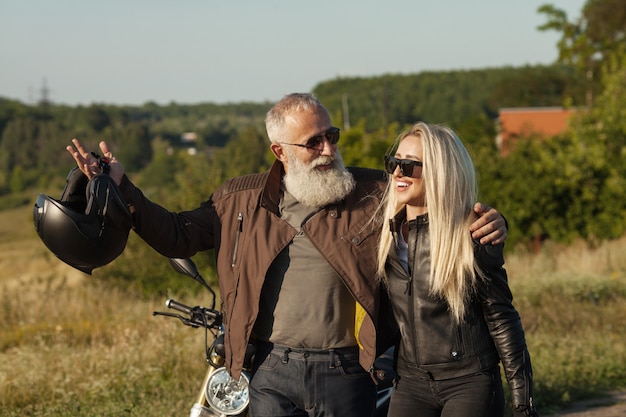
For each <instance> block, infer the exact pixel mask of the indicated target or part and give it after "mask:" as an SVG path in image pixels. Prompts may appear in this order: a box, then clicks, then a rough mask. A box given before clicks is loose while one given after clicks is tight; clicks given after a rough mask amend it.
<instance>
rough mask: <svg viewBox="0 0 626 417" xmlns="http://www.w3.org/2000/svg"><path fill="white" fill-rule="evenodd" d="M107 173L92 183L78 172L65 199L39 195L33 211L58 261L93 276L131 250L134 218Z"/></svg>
mask: <svg viewBox="0 0 626 417" xmlns="http://www.w3.org/2000/svg"><path fill="white" fill-rule="evenodd" d="M103 160H104V158H100V164H101V166H102V167H103V168H106V169H103V172H102V173H101V174H98V175H96V176H94V177H93V178H91V179H90V180H89V179H88V178H87V176H86V175H85V174H83V173H82V172H81V171H80V170H79V169H78V168H74V169H72V170H71V171H70V172H69V174H68V176H67V183H66V185H65V189H64V190H63V193H62V194H61V199H60V200H56V199H54V198H51V197H49V196H47V195H44V194H39V196H38V197H37V201H36V202H35V206H34V207H33V220H34V222H35V230H36V231H37V234H38V235H39V237H40V238H41V240H42V241H43V243H44V244H45V245H46V246H47V247H48V249H50V250H51V251H52V252H53V253H54V254H55V255H56V256H57V257H58V258H59V259H61V260H62V261H63V262H65V263H67V264H68V265H70V266H72V267H74V268H76V269H78V270H79V271H82V272H85V273H87V274H91V272H92V271H93V270H94V269H95V268H98V267H100V266H104V265H106V264H108V263H109V262H111V261H113V260H114V259H115V258H117V257H118V256H119V255H120V254H121V253H122V252H123V251H124V248H125V247H126V242H127V240H128V233H129V232H130V229H131V227H132V216H131V214H130V211H129V210H128V207H127V206H126V203H125V202H124V199H123V198H122V196H121V194H120V191H119V189H118V187H117V185H116V184H115V181H113V180H112V179H111V177H110V176H109V175H108V168H109V167H108V164H107V163H106V160H104V162H103Z"/></svg>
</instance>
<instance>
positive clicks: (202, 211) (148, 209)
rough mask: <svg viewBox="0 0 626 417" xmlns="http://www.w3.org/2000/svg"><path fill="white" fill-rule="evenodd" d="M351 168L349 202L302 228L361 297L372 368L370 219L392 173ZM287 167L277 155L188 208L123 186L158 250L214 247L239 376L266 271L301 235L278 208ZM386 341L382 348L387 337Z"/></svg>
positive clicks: (375, 292) (231, 359) (373, 238)
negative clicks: (264, 167) (172, 208)
mask: <svg viewBox="0 0 626 417" xmlns="http://www.w3.org/2000/svg"><path fill="white" fill-rule="evenodd" d="M350 171H351V172H352V174H353V175H354V177H355V179H356V181H357V186H356V188H355V190H354V191H353V192H352V193H351V194H350V195H348V196H347V197H346V198H345V199H344V200H343V201H340V202H339V203H336V204H332V205H329V206H327V207H324V208H323V209H322V210H320V211H319V212H318V213H316V214H315V215H314V216H313V217H312V218H311V219H310V220H309V221H308V222H307V223H306V224H305V226H304V227H303V232H304V233H306V234H307V236H308V237H309V239H310V240H311V242H312V243H313V244H314V245H315V246H316V247H317V249H318V250H319V252H320V253H321V254H322V255H323V256H324V257H325V258H326V260H327V261H328V263H329V264H330V265H331V266H332V267H333V268H334V269H335V271H336V272H337V274H338V275H339V276H340V277H341V279H342V280H343V282H344V283H345V285H346V286H347V288H348V289H349V291H350V293H351V294H352V295H353V297H354V299H355V309H356V311H357V314H356V317H357V318H360V320H358V322H357V323H356V324H355V333H356V335H357V340H358V342H359V346H360V347H361V349H360V353H361V355H360V362H361V365H362V366H363V367H364V368H365V369H366V370H371V368H372V366H373V363H374V359H375V357H376V353H377V349H376V346H377V336H376V327H377V320H378V314H379V303H380V295H381V291H380V290H379V283H378V281H377V279H376V256H375V253H376V247H377V243H378V237H379V230H380V224H374V223H373V222H372V221H371V219H372V217H373V213H374V211H375V209H376V208H377V206H378V204H379V201H380V195H381V192H382V190H383V188H384V186H385V184H386V178H385V174H384V172H382V171H376V170H370V169H362V168H356V169H350ZM283 174H284V172H283V169H282V164H281V163H280V162H276V163H274V165H273V166H272V168H271V170H270V171H268V172H265V173H261V174H252V175H247V176H243V177H237V178H233V179H230V180H228V181H226V182H225V183H224V184H223V185H222V186H221V187H219V188H218V189H217V190H216V191H215V192H214V193H213V194H212V195H211V196H210V197H209V199H208V200H207V201H205V202H204V203H202V204H201V206H200V207H198V208H197V209H195V210H191V211H186V212H181V213H172V212H169V211H167V210H165V209H164V208H162V207H160V206H158V205H157V204H155V203H153V202H151V201H149V200H148V199H147V198H145V197H144V195H143V194H142V192H141V191H140V190H139V189H138V188H136V187H135V186H134V185H133V184H132V183H131V182H130V181H129V180H128V179H127V178H126V177H125V178H124V179H123V180H122V183H121V185H120V190H121V191H122V193H123V195H124V198H125V199H126V202H127V203H128V205H129V206H130V207H131V211H132V212H133V216H134V221H135V226H136V227H135V230H136V232H137V233H138V234H139V236H141V237H142V239H144V240H145V241H146V242H147V243H148V244H149V245H150V246H152V247H153V248H154V249H156V250H157V251H158V252H159V253H161V254H163V255H165V256H168V257H176V258H185V257H189V256H192V255H194V254H195V253H197V252H199V251H204V250H208V249H215V254H216V263H217V273H218V276H219V286H220V293H221V298H222V312H223V314H224V325H225V330H226V334H225V344H226V366H227V369H228V370H229V371H230V373H231V375H232V376H233V377H235V378H238V377H239V374H240V372H241V370H242V367H243V362H244V355H245V351H246V347H247V345H248V342H249V340H250V336H251V332H252V328H253V326H254V322H255V320H256V318H257V314H258V309H259V297H260V294H261V288H262V287H263V282H264V280H265V275H266V272H267V270H268V268H269V266H270V264H271V263H272V261H273V260H274V258H275V257H276V256H277V255H278V254H279V253H280V252H281V251H282V250H283V249H284V248H285V247H286V246H287V245H289V243H290V241H291V240H292V239H293V237H294V236H295V234H296V231H295V230H294V229H293V228H292V227H291V226H289V224H287V222H285V221H283V220H282V219H281V218H280V217H279V214H278V213H279V210H278V203H279V199H280V195H281V194H280V188H281V181H282V176H283ZM363 312H365V313H366V314H362V313H363ZM304 325H306V324H304ZM331 330H332V329H329V331H331ZM379 344H380V347H381V348H382V347H383V344H382V342H380V340H379Z"/></svg>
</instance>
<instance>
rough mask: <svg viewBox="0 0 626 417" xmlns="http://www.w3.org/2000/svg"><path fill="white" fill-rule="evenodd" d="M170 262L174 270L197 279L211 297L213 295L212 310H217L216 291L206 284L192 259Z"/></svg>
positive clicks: (174, 259) (176, 259) (171, 259)
mask: <svg viewBox="0 0 626 417" xmlns="http://www.w3.org/2000/svg"><path fill="white" fill-rule="evenodd" d="M169 260H170V264H171V265H172V267H173V268H174V270H175V271H176V272H179V273H181V274H184V275H187V276H188V277H191V278H193V279H195V280H196V281H198V282H199V283H200V284H201V285H202V286H203V287H204V288H206V289H207V290H209V292H210V293H211V295H213V303H212V306H211V308H215V291H213V288H211V287H210V286H209V284H207V283H206V281H205V280H204V278H202V275H200V272H198V268H197V267H196V264H195V263H194V262H193V261H192V260H191V259H190V258H169Z"/></svg>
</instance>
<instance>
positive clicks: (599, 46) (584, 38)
mask: <svg viewBox="0 0 626 417" xmlns="http://www.w3.org/2000/svg"><path fill="white" fill-rule="evenodd" d="M537 11H538V12H539V13H540V14H544V15H545V16H546V18H547V21H546V23H544V24H543V25H541V26H539V27H538V29H539V30H543V31H546V30H555V31H557V32H560V33H561V39H560V40H559V42H558V44H557V47H558V50H559V58H558V61H559V62H561V63H564V64H567V65H572V66H573V67H574V68H576V69H577V70H578V72H579V74H580V77H581V79H584V80H585V82H586V94H585V102H586V105H587V106H588V107H589V106H591V105H592V104H593V100H594V91H595V90H596V89H597V88H598V75H597V72H598V69H599V68H600V67H601V65H602V63H603V62H605V60H606V59H607V58H608V56H610V54H611V52H612V51H614V50H615V49H616V48H617V49H619V48H620V47H623V46H624V45H625V44H626V7H624V2H623V0H588V1H587V3H585V6H584V7H583V10H582V15H581V17H580V18H579V19H578V20H577V21H569V20H568V17H567V13H566V12H564V11H563V10H561V9H558V8H556V7H555V6H553V5H551V4H544V5H542V6H540V7H539V8H538V9H537Z"/></svg>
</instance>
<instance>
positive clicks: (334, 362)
mask: <svg viewBox="0 0 626 417" xmlns="http://www.w3.org/2000/svg"><path fill="white" fill-rule="evenodd" d="M328 353H330V365H329V366H328V368H329V369H335V368H336V367H337V365H341V359H339V357H338V356H337V355H335V349H329V350H328Z"/></svg>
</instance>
